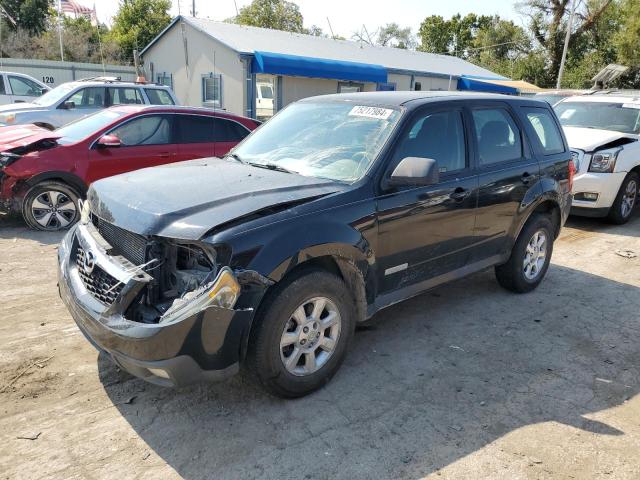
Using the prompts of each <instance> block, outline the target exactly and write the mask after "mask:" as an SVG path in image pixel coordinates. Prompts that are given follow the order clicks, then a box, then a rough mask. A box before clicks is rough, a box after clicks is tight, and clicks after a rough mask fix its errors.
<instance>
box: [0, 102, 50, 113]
mask: <svg viewBox="0 0 640 480" xmlns="http://www.w3.org/2000/svg"><path fill="white" fill-rule="evenodd" d="M48 108H51V107H45V106H43V105H36V104H35V103H9V104H7V105H0V115H2V114H3V113H20V112H32V111H34V110H46V109H48Z"/></svg>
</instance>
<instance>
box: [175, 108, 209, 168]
mask: <svg viewBox="0 0 640 480" xmlns="http://www.w3.org/2000/svg"><path fill="white" fill-rule="evenodd" d="M174 118H175V122H176V125H175V128H176V132H177V136H178V151H177V157H176V161H178V162H180V161H183V160H192V159H194V158H207V157H215V156H216V145H215V141H214V140H215V132H214V130H215V125H214V117H212V116H209V115H190V114H182V113H179V114H176V115H174Z"/></svg>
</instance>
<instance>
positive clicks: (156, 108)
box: [109, 103, 254, 121]
mask: <svg viewBox="0 0 640 480" xmlns="http://www.w3.org/2000/svg"><path fill="white" fill-rule="evenodd" d="M109 110H112V111H116V112H123V113H127V114H132V113H137V112H184V113H199V114H203V115H215V116H219V117H228V118H241V115H235V114H233V113H230V112H227V111H225V110H214V109H211V108H206V107H189V106H184V105H149V104H137V103H136V104H131V105H115V106H113V107H109ZM242 118H246V117H242ZM249 120H252V119H249ZM252 121H254V120H252Z"/></svg>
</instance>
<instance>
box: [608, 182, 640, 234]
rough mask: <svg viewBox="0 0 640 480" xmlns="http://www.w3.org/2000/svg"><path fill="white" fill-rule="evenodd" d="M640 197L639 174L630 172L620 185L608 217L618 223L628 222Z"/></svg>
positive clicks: (612, 221)
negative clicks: (639, 196)
mask: <svg viewBox="0 0 640 480" xmlns="http://www.w3.org/2000/svg"><path fill="white" fill-rule="evenodd" d="M637 199H638V174H637V173H635V172H630V173H629V174H628V175H627V176H626V177H625V179H624V180H623V182H622V185H620V190H619V191H618V195H617V196H616V199H615V201H614V202H613V205H611V209H610V210H609V214H608V215H607V219H608V220H609V221H610V222H611V223H614V224H616V225H622V224H624V223H627V222H628V221H629V219H630V218H631V214H632V213H633V207H635V205H636V200H637Z"/></svg>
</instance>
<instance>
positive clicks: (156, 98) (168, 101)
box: [144, 88, 175, 105]
mask: <svg viewBox="0 0 640 480" xmlns="http://www.w3.org/2000/svg"><path fill="white" fill-rule="evenodd" d="M144 91H145V93H146V94H147V97H149V103H151V105H175V102H174V101H173V98H171V95H169V92H167V91H166V90H161V89H159V88H145V89H144Z"/></svg>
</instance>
